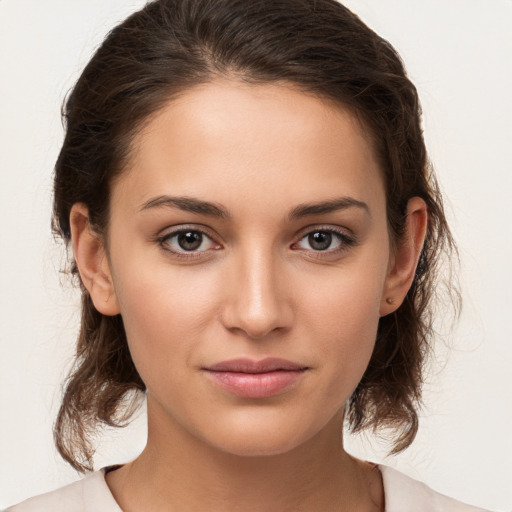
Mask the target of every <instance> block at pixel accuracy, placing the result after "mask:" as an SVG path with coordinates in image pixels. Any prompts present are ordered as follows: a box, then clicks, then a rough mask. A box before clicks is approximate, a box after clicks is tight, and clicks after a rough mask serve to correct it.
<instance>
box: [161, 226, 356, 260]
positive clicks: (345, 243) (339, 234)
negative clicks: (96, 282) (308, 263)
mask: <svg viewBox="0 0 512 512" xmlns="http://www.w3.org/2000/svg"><path fill="white" fill-rule="evenodd" d="M182 233H199V234H201V235H203V236H206V237H207V238H209V239H210V240H211V241H212V242H214V240H213V237H212V236H211V235H210V234H209V233H207V232H206V231H204V230H202V229H198V228H195V227H190V228H189V227H182V228H179V229H176V230H174V231H171V232H168V233H165V234H164V235H162V236H159V237H157V239H156V242H157V243H158V244H159V245H160V246H161V247H162V249H163V250H164V251H167V252H170V253H172V254H173V256H174V257H176V258H179V259H184V260H192V259H198V258H201V257H202V254H203V252H205V251H200V252H195V251H190V252H179V251H175V250H173V249H170V248H169V246H168V245H167V244H168V243H169V240H171V239H172V238H174V237H176V236H178V235H180V234H182ZM313 233H330V234H332V235H334V236H335V237H336V238H337V239H338V241H339V242H340V247H338V248H337V249H330V250H324V251H315V250H314V249H310V250H307V249H304V251H308V252H312V253H313V254H314V256H313V257H314V258H325V257H326V256H335V255H338V254H341V253H342V252H345V251H347V250H348V249H349V248H350V247H353V246H355V245H356V243H357V242H356V239H355V238H354V237H352V236H349V235H347V234H346V233H345V232H343V231H341V230H338V229H335V228H332V227H322V226H320V227H316V228H314V229H309V230H308V231H305V232H303V234H301V235H300V237H299V239H298V242H300V241H302V240H303V239H304V238H306V237H307V236H308V235H311V234H313ZM298 242H295V244H296V243H298ZM214 243H215V242H214ZM295 244H294V245H295Z"/></svg>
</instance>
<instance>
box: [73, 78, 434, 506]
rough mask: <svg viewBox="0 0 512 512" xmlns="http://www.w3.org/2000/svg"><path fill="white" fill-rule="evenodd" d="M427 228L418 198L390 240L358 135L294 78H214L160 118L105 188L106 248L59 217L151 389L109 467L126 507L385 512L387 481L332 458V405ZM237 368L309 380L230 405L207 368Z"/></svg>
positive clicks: (338, 435) (380, 189) (380, 195)
mask: <svg viewBox="0 0 512 512" xmlns="http://www.w3.org/2000/svg"><path fill="white" fill-rule="evenodd" d="M184 198H185V199H184ZM194 201H195V202H194ZM197 201H202V202H208V203H212V204H213V206H214V207H215V208H212V204H210V205H209V207H208V208H205V205H204V204H200V205H198V203H197ZM319 204H322V205H323V206H322V207H319V206H318V205H319ZM306 205H307V206H311V205H317V207H316V208H306ZM192 209H193V210H194V211H191V210H192ZM426 223H427V211H426V206H425V203H424V202H423V200H421V199H419V198H412V199H411V200H410V201H409V203H408V208H407V224H406V232H405V235H404V238H403V240H401V241H399V243H397V244H396V247H395V245H394V244H391V242H390V239H389V233H388V227H387V221H386V198H385V191H384V183H383V178H382V173H381V170H380V169H379V166H378V165H377V163H376V160H375V158H374V154H373V150H372V146H371V143H370V141H369V140H368V139H367V138H366V137H365V135H364V129H363V127H362V126H361V125H360V124H359V122H358V121H357V120H356V118H355V117H354V116H353V115H352V114H351V113H350V112H349V111H348V110H347V109H345V108H342V107H341V106H337V105H334V104H332V103H329V102H327V101H323V100H320V99H319V98H316V97H314V96H311V95H306V94H304V93H301V92H298V91H297V90H295V89H293V88H292V87H291V86H289V85H257V86H255V85H247V84H242V83H239V82H236V81H230V80H227V79H222V80H221V79H219V80H215V81H213V82H211V83H208V84H204V85H201V86H197V87H195V88H193V89H191V90H189V91H187V92H186V93H184V94H183V95H182V96H180V97H179V98H177V99H175V100H173V101H171V102H170V103H169V104H168V105H167V106H166V107H165V108H164V109H162V110H161V111H160V112H158V113H156V114H155V115H154V116H152V118H151V119H149V120H148V123H147V124H146V125H145V128H144V129H143V130H142V132H140V133H139V134H138V135H137V136H136V138H135V140H134V152H133V154H132V156H131V158H130V161H129V162H128V165H127V168H126V169H125V171H124V172H123V174H122V175H121V176H120V178H119V179H118V180H117V181H116V182H115V184H114V186H113V188H112V197H111V215H110V219H109V225H108V231H107V239H108V242H107V243H105V240H103V239H102V238H101V237H100V236H99V235H98V234H96V233H95V232H94V231H93V230H91V229H90V227H89V224H88V212H87V208H86V207H85V206H84V205H81V204H76V205H75V206H74V207H73V209H72V212H71V225H72V242H73V250H74V254H75V258H76V261H77V264H78V267H79V270H80V275H81V278H82V281H83V283H84V285H85V286H86V288H87V289H88V291H89V293H90V295H91V298H92V300H93V302H94V305H95V307H96V308H97V309H98V311H100V312H101V313H103V314H105V315H115V314H119V313H120V314H121V315H122V318H123V322H124V326H125V329H126V333H127V338H128V343H129V347H130V352H131V354H132V358H133V360H134V363H135V366H136V368H137V370H138V372H139V374H140V376H141V378H142V380H143V381H144V383H145V384H146V387H147V406H148V441H147V446H146V448H145V449H144V451H143V452H142V454H141V455H140V456H139V457H138V458H137V459H136V460H135V461H132V462H131V463H128V464H126V465H124V466H123V467H122V468H121V469H118V470H116V471H113V472H111V473H109V474H108V475H107V483H108V485H109V487H110V489H111V490H112V493H113V495H114V497H115V498H116V500H117V501H118V503H119V504H120V506H121V508H122V509H123V510H124V511H125V512H132V511H133V512H135V511H137V510H152V511H157V512H160V511H162V512H163V511H166V512H168V511H177V510H179V511H204V510H209V511H226V510H230V511H232V510H243V511H249V512H251V511H261V510H265V511H276V512H277V511H279V512H283V511H299V510H300V511H315V512H317V511H318V510H323V511H331V510H332V511H334V510H336V511H348V510H351V511H376V510H382V509H383V499H384V498H383V490H382V481H381V478H380V474H379V472H378V471H376V470H374V469H373V468H372V467H371V466H370V465H369V464H367V463H364V462H362V461H358V460H356V459H354V458H353V457H351V456H350V455H348V454H347V453H346V452H345V451H344V450H343V443H342V427H343V412H344V406H345V402H346V401H347V399H348V398H349V396H350V395H351V393H352V392H353V390H354V388H355V387H356V385H357V383H358V382H359V380H360V379H361V377H362V375H363V373H364V371H365V368H366V366H367V364H368V362H369V359H370V357H371V353H372V350H373V346H374V343H375V336H376V331H377V326H378V321H379V318H380V317H381V316H384V315H387V314H389V313H391V312H393V311H394V310H395V309H396V308H398V307H399V306H400V303H401V302H402V301H403V299H404V297H405V295H406V293H407V291H408V289H409V287H410V285H411V282H412V279H413V277H414V271H415V267H416V264H417V261H418V257H419V253H420V251H421V247H422V244H423V240H424V237H425V230H426ZM179 229H182V230H185V233H190V234H189V235H186V236H184V235H183V233H182V235H181V236H179V233H176V231H177V230H179ZM187 244H188V245H187ZM180 255H181V257H180ZM187 257H188V258H187ZM240 357H244V358H250V359H252V360H257V361H259V360H262V359H264V358H267V357H278V358H283V359H286V360H289V361H293V362H295V363H297V364H300V365H301V367H304V368H306V370H304V371H302V372H301V374H300V376H299V378H298V379H297V380H296V381H294V383H293V384H292V385H290V386H288V387H286V388H285V389H284V390H282V391H280V392H279V393H277V394H274V395H272V396H269V397H264V398H247V397H240V396H237V395H235V394H233V393H232V392H230V391H227V390H225V389H222V388H221V387H219V386H218V385H217V383H216V382H215V381H213V380H212V379H211V378H209V375H208V373H209V372H208V371H207V370H205V369H206V368H208V367H209V366H211V365H213V364H215V363H218V362H220V361H225V360H230V359H234V358H240Z"/></svg>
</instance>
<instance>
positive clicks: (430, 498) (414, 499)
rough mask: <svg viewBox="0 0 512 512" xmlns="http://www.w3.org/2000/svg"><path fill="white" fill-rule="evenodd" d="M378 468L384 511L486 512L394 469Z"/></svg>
mask: <svg viewBox="0 0 512 512" xmlns="http://www.w3.org/2000/svg"><path fill="white" fill-rule="evenodd" d="M379 469H380V471H381V473H382V480H383V482H384V495H385V501H386V512H410V511H411V510H415V511H417V512H420V511H421V512H487V511H485V510H484V509H482V508H477V507H473V506H471V505H466V504H464V503H461V502H460V501H457V500H454V499H453V498H449V497H448V496H444V495H443V494H439V493H437V492H435V491H433V490H432V489H431V488H430V487H428V486H427V485H425V484H424V483H422V482H418V481H417V480H414V479H413V478H411V477H408V476H407V475H404V474H403V473H400V472H399V471H397V470H396V469H393V468H390V467H388V466H381V465H379Z"/></svg>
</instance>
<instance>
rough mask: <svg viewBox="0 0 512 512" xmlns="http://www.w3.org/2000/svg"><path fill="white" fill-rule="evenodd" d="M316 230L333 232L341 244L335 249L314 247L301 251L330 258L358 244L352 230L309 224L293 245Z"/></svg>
mask: <svg viewBox="0 0 512 512" xmlns="http://www.w3.org/2000/svg"><path fill="white" fill-rule="evenodd" d="M347 231H348V233H347ZM316 232H324V233H333V234H334V235H335V236H336V237H337V238H338V240H339V241H340V246H339V247H337V248H335V249H327V250H324V251H320V250H314V249H299V250H300V251H303V252H306V253H309V254H310V255H311V256H312V257H314V258H328V257H330V256H331V257H332V256H336V255H340V254H341V253H343V252H345V251H347V250H349V249H350V248H351V247H354V246H355V245H357V239H356V237H355V235H354V233H353V232H352V231H351V230H349V229H347V228H345V229H344V228H341V227H339V226H332V225H312V226H307V227H306V228H304V229H302V230H301V231H300V232H299V234H298V235H297V238H298V240H297V241H296V242H294V244H293V245H295V244H297V243H299V242H300V241H301V240H303V239H304V238H306V236H307V235H310V234H311V233H316Z"/></svg>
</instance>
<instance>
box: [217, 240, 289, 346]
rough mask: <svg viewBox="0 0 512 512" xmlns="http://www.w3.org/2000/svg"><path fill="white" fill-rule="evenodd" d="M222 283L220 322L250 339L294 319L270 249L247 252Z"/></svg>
mask: <svg viewBox="0 0 512 512" xmlns="http://www.w3.org/2000/svg"><path fill="white" fill-rule="evenodd" d="M232 263H233V264H232V265H230V268H229V270H228V272H227V282H226V283H225V290H224V291H225V294H226V295H225V297H226V301H225V303H224V306H223V311H222V323H223V325H224V327H226V328H227V329H229V330H230V331H241V332H243V333H244V335H245V336H247V337H248V338H251V339H262V338H264V337H266V336H268V335H270V334H271V333H273V332H274V331H283V330H285V329H288V328H289V327H290V326H291V324H292V320H293V312H292V307H291V300H290V299H291V298H290V297H289V292H288V290H289V287H288V286H287V283H286V277H285V275H284V274H283V272H282V269H279V268H278V263H279V262H278V259H277V258H276V257H274V256H273V255H272V253H271V251H270V250H269V251H263V250H261V248H260V250H257V251H254V250H253V251H247V253H246V254H245V255H243V256H240V257H239V258H237V260H236V262H232Z"/></svg>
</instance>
